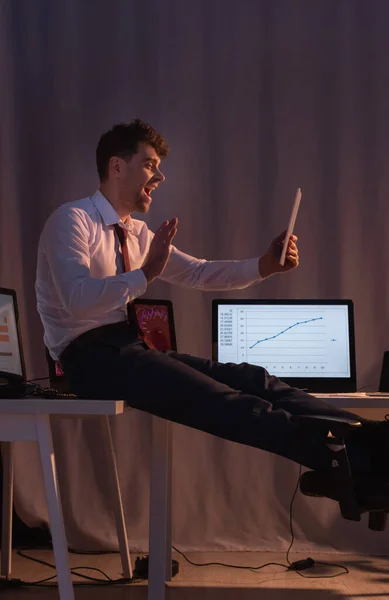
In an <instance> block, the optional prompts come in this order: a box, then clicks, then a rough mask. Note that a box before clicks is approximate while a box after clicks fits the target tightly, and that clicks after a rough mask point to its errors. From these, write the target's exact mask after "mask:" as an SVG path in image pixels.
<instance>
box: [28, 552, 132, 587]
mask: <svg viewBox="0 0 389 600" xmlns="http://www.w3.org/2000/svg"><path fill="white" fill-rule="evenodd" d="M27 549H28V548H27ZM24 552H25V551H24V550H18V551H17V554H18V555H19V556H21V557H23V558H26V559H28V560H31V561H33V562H36V563H38V564H40V565H44V566H45V567H49V568H51V569H54V570H56V567H55V565H53V564H52V563H49V562H47V561H45V560H42V559H40V558H35V557H34V556H29V555H28V554H25V553H24ZM80 569H87V570H89V571H97V572H98V573H101V574H102V575H103V576H104V577H105V578H106V580H105V579H98V578H97V577H90V576H89V575H84V574H83V573H77V571H79V570H80ZM70 572H71V573H72V574H73V575H77V576H78V577H82V578H83V579H87V580H88V581H93V582H95V583H98V584H99V585H119V584H127V583H133V582H134V581H140V580H142V578H141V577H132V578H131V579H126V578H124V577H120V578H119V579H112V578H111V577H110V576H109V575H107V573H105V572H104V571H102V570H101V569H98V568H97V567H88V566H86V567H72V568H71V569H70ZM55 577H57V575H52V576H51V577H46V578H45V579H41V580H39V581H21V582H20V585H21V586H41V585H42V584H44V583H46V582H47V581H50V580H51V579H55ZM73 585H83V586H85V585H87V584H85V583H80V582H74V583H73ZM45 587H48V586H45ZM50 587H57V584H54V585H53V586H50Z"/></svg>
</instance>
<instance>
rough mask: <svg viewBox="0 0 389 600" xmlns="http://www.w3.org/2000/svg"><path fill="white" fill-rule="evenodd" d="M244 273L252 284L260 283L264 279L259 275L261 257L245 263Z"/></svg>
mask: <svg viewBox="0 0 389 600" xmlns="http://www.w3.org/2000/svg"><path fill="white" fill-rule="evenodd" d="M244 263H245V264H244V273H245V276H246V277H247V280H248V281H249V282H250V283H260V282H261V281H263V277H261V276H260V274H259V257H258V258H249V259H248V260H245V261H244Z"/></svg>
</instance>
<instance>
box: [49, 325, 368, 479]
mask: <svg viewBox="0 0 389 600" xmlns="http://www.w3.org/2000/svg"><path fill="white" fill-rule="evenodd" d="M60 362H61V365H62V367H63V369H64V372H65V375H66V376H67V377H68V379H69V382H70V385H71V388H72V391H74V393H75V394H77V395H78V396H79V397H82V398H96V399H112V400H124V401H125V402H126V404H127V405H128V406H132V407H134V408H137V409H140V410H143V411H146V412H148V413H151V414H153V415H157V416H159V417H162V418H164V419H168V420H170V421H174V422H176V423H181V424H183V425H187V426H189V427H193V428H195V429H199V430H201V431H204V432H207V433H210V434H213V435H216V436H218V437H221V438H224V439H227V440H231V441H234V442H238V443H241V444H246V445H249V446H254V447H257V448H261V449H263V450H266V451H268V452H272V453H274V454H278V455H280V456H284V457H286V458H289V459H291V460H293V461H294V462H296V463H298V464H302V465H304V466H306V467H309V468H311V469H326V468H330V466H331V465H330V456H329V451H328V449H327V447H326V444H325V441H324V440H325V438H324V433H321V432H318V430H317V429H316V428H315V427H312V429H306V428H304V429H302V428H301V427H300V426H298V425H296V424H295V423H293V422H292V421H291V416H292V415H299V414H309V415H315V414H320V415H332V416H341V417H342V416H352V417H356V415H353V414H352V413H349V412H346V411H344V410H340V409H337V408H334V407H332V406H329V405H328V404H326V403H325V402H323V401H321V400H319V399H317V398H315V397H313V396H310V395H309V394H306V393H304V392H303V391H301V390H299V389H296V388H292V387H289V386H288V385H286V384H285V383H283V382H281V381H280V380H279V379H277V377H273V376H271V375H269V373H268V372H267V371H266V370H265V369H263V368H262V367H257V366H252V365H249V364H247V363H243V364H240V365H236V364H231V363H228V364H222V363H218V362H213V361H210V360H206V359H203V358H198V357H195V356H190V355H187V354H179V353H177V352H172V351H167V352H159V351H157V350H150V349H149V348H148V347H147V346H146V344H144V343H143V342H142V341H141V340H139V339H137V338H136V337H135V336H134V334H132V333H131V330H130V328H129V327H128V325H127V323H116V324H114V325H106V326H103V327H99V328H97V329H94V330H91V331H88V332H87V333H85V334H82V335H81V336H80V337H79V338H77V339H76V340H74V341H73V342H71V344H70V345H69V346H68V347H67V348H66V350H65V351H64V352H63V353H62V355H61V357H60ZM357 418H358V417H357ZM360 459H361V456H359V457H358V460H360ZM350 460H351V461H352V458H351V457H350ZM362 460H363V457H362Z"/></svg>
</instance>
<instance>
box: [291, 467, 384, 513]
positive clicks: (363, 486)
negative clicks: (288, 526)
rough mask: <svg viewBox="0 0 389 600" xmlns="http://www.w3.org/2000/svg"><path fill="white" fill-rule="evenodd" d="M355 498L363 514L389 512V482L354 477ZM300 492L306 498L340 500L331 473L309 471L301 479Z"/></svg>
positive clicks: (374, 478) (378, 478)
mask: <svg viewBox="0 0 389 600" xmlns="http://www.w3.org/2000/svg"><path fill="white" fill-rule="evenodd" d="M353 482H354V489H355V497H356V499H357V502H358V505H359V506H360V509H361V513H364V512H372V511H389V481H388V479H387V478H384V477H379V476H377V477H374V476H372V475H365V476H358V477H353ZM300 491H301V493H302V494H304V496H316V497H323V498H330V499H331V500H336V501H338V500H339V497H338V489H337V487H336V484H335V481H334V478H333V474H332V472H331V471H307V472H306V473H303V475H302V476H301V479H300Z"/></svg>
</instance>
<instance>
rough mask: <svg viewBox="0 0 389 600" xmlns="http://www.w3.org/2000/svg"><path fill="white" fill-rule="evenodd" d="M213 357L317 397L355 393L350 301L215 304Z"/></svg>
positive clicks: (259, 301) (230, 301)
mask: <svg viewBox="0 0 389 600" xmlns="http://www.w3.org/2000/svg"><path fill="white" fill-rule="evenodd" d="M212 358H213V359H214V360H218V361H219V362H222V363H226V362H235V363H241V362H248V363H250V364H253V365H260V366H262V367H264V368H265V369H267V370H268V371H269V373H271V374H272V375H276V376H277V377H279V378H280V379H281V380H282V381H285V382H286V383H288V384H289V385H291V386H294V387H299V388H302V389H304V390H307V391H308V392H310V393H317V394H334V393H336V394H344V393H345V394H346V393H347V394H350V393H353V392H355V391H356V367H355V337H354V308H353V303H352V301H351V300H311V299H303V300H302V299H299V300H240V299H239V300H214V301H213V305H212Z"/></svg>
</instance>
